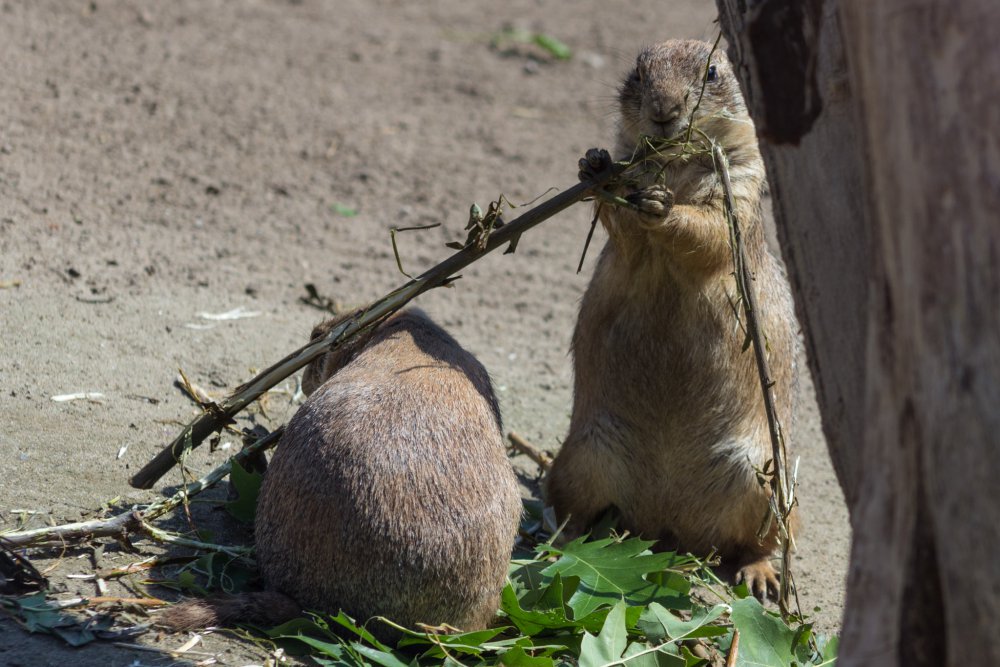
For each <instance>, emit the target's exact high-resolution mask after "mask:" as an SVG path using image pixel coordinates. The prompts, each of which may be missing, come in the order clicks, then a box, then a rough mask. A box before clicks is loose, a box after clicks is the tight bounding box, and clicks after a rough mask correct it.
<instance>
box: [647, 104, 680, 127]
mask: <svg viewBox="0 0 1000 667" xmlns="http://www.w3.org/2000/svg"><path fill="white" fill-rule="evenodd" d="M683 110H684V105H683V104H682V103H680V102H677V103H671V102H666V101H663V100H654V101H653V104H652V107H651V108H650V112H651V113H650V114H649V116H650V120H652V121H653V122H654V123H660V124H663V125H669V124H670V123H673V122H674V121H675V120H677V119H678V118H680V117H681V112H682V111H683Z"/></svg>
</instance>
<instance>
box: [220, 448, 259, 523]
mask: <svg viewBox="0 0 1000 667" xmlns="http://www.w3.org/2000/svg"><path fill="white" fill-rule="evenodd" d="M229 479H230V480H231V481H232V483H233V487H235V489H236V493H237V494H238V496H237V498H236V500H233V501H230V502H228V503H226V510H227V511H228V512H229V513H230V514H232V515H233V516H234V517H236V519H237V520H238V521H242V522H243V523H253V518H254V516H255V515H256V514H257V496H258V495H259V494H260V484H261V482H262V481H264V476H263V475H261V474H260V473H259V472H248V471H247V469H246V468H244V467H243V466H241V465H240V463H239V461H233V468H232V470H230V471H229Z"/></svg>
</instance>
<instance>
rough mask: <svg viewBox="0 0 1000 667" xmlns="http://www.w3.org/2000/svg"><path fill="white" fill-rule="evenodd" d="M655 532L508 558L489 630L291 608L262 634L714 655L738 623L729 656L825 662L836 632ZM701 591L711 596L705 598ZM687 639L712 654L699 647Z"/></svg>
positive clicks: (431, 654)
mask: <svg viewBox="0 0 1000 667" xmlns="http://www.w3.org/2000/svg"><path fill="white" fill-rule="evenodd" d="M652 544H653V543H652V542H647V541H643V540H640V539H624V540H619V539H614V538H608V539H602V540H595V541H584V540H582V539H580V540H575V541H573V542H570V543H569V544H567V545H565V546H563V547H555V546H552V545H549V544H544V545H539V546H538V547H536V551H535V558H532V559H524V560H520V559H519V560H514V561H513V562H512V563H511V566H510V573H509V578H508V582H507V584H506V586H505V587H504V590H503V594H502V600H501V610H500V619H501V620H500V621H499V623H498V625H497V627H494V628H491V629H489V630H482V631H476V632H466V633H461V634H437V633H430V632H415V631H412V630H408V629H405V628H401V627H399V626H397V625H395V624H393V623H392V622H391V621H389V620H388V619H383V618H375V619H371V620H369V621H368V623H366V624H365V625H359V624H358V623H357V622H356V621H355V620H354V619H351V618H348V617H347V616H346V615H344V614H340V615H338V616H319V615H316V616H313V617H311V618H310V619H296V620H294V621H292V622H289V623H285V624H283V625H281V626H278V627H276V628H272V629H270V630H268V631H267V632H266V634H267V636H268V637H270V638H271V639H272V640H274V641H277V642H281V643H283V644H284V645H286V646H289V644H288V642H292V643H294V644H299V645H300V648H305V649H307V650H308V652H309V653H310V655H311V656H312V658H313V659H314V660H315V661H316V662H317V663H319V664H321V665H382V666H384V667H406V666H411V667H412V666H416V665H431V664H433V665H438V664H442V662H443V663H446V664H452V665H459V664H461V665H492V664H502V665H507V666H509V667H553V666H554V665H562V664H570V665H572V664H577V665H580V667H600V666H604V665H634V666H635V667H693V666H696V665H711V664H713V662H714V664H721V662H722V661H723V660H724V659H725V657H726V656H728V655H729V652H730V650H731V644H732V642H733V634H734V631H735V630H738V631H739V633H740V640H739V644H738V650H737V658H736V662H735V664H736V665H745V666H751V665H752V666H759V665H774V666H776V667H777V666H784V667H788V666H796V667H798V666H802V667H804V666H806V665H832V664H833V663H834V660H835V658H834V656H835V653H836V640H830V641H824V640H823V639H822V638H816V637H814V636H813V633H812V628H811V626H810V625H809V624H805V623H800V624H797V627H789V626H788V625H787V624H786V623H785V622H783V621H782V620H781V618H780V617H779V616H778V615H777V614H776V613H774V612H771V611H769V610H767V609H765V608H764V607H762V606H761V604H760V603H759V602H758V601H757V600H756V599H754V598H753V597H750V596H747V595H746V590H745V588H744V589H743V590H736V591H732V590H730V589H728V588H725V587H722V586H720V585H719V584H718V580H717V579H715V578H714V576H713V575H712V574H711V572H710V571H708V570H707V569H706V567H705V566H704V565H703V564H702V563H700V562H699V561H697V560H695V559H693V558H691V557H686V556H678V555H677V554H674V553H655V554H654V553H652V552H650V551H649V547H650V546H652ZM705 587H709V588H705ZM709 590H710V591H711V592H708V591H709ZM702 594H711V595H716V596H717V597H718V598H719V602H718V603H716V604H704V603H702V602H701V601H699V600H700V598H701V596H702ZM729 595H732V597H731V598H730V597H728V596H729ZM374 623H385V624H388V625H391V626H393V627H395V628H397V629H398V630H399V631H400V632H402V633H403V638H402V639H401V640H400V641H399V642H398V643H397V645H396V646H387V645H386V644H384V643H381V642H379V641H378V640H377V639H376V638H375V637H374V636H372V634H371V633H370V632H369V631H368V629H366V626H370V624H374ZM696 644H701V646H700V647H699V648H698V652H699V653H701V654H702V655H708V656H709V658H699V657H697V655H696V654H695V646H696ZM290 648H294V646H291V647H290ZM713 656H714V659H713Z"/></svg>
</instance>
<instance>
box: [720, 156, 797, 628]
mask: <svg viewBox="0 0 1000 667" xmlns="http://www.w3.org/2000/svg"><path fill="white" fill-rule="evenodd" d="M712 156H713V158H714V159H715V166H716V168H717V169H718V170H719V174H720V176H721V180H722V189H723V192H724V193H725V204H726V219H727V222H728V223H729V229H730V235H731V237H732V245H733V264H734V275H735V278H736V288H737V292H738V295H739V299H740V302H741V303H742V304H743V312H744V314H745V315H746V330H747V333H748V334H749V335H750V340H751V343H752V344H753V351H754V357H755V358H756V361H757V374H758V375H759V377H760V386H761V391H762V393H763V396H764V411H765V413H766V415H767V427H768V431H769V432H770V435H771V457H772V467H773V470H772V471H771V502H772V504H771V510H772V513H773V514H774V518H775V520H776V521H777V522H778V528H779V530H778V542H779V544H780V545H781V588H780V591H779V594H778V605H779V607H780V608H781V611H782V613H783V614H786V615H787V614H788V595H789V591H790V584H791V578H792V573H791V544H792V535H791V531H790V530H789V525H788V517H789V515H790V514H791V511H792V504H791V502H792V499H791V497H790V496H789V492H788V487H787V485H786V480H787V478H788V460H787V456H786V454H785V440H784V436H783V434H782V431H781V423H780V422H779V421H778V412H777V409H776V408H775V402H776V401H775V395H774V381H773V380H772V378H771V369H770V366H769V364H768V362H767V353H766V347H765V345H766V341H765V338H764V333H763V332H762V331H761V327H760V322H759V320H758V319H757V313H758V310H757V293H756V291H755V290H754V288H753V277H752V276H751V274H750V267H749V266H748V265H747V260H746V249H745V248H744V246H743V233H742V231H741V230H740V225H739V220H738V219H737V217H736V213H735V207H734V203H733V189H732V184H731V182H730V179H729V160H728V159H727V158H726V153H725V151H724V150H723V149H722V147H721V146H719V145H718V144H715V145H714V146H713V148H712ZM785 389H786V390H787V387H786V388H785Z"/></svg>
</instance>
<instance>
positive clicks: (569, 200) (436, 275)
mask: <svg viewBox="0 0 1000 667" xmlns="http://www.w3.org/2000/svg"><path fill="white" fill-rule="evenodd" d="M629 166H630V163H620V162H616V163H613V164H612V165H611V166H609V167H608V168H606V169H604V170H603V171H602V172H600V173H598V174H597V175H595V176H594V177H592V178H590V179H588V180H586V181H581V182H580V183H577V184H576V185H574V186H573V187H571V188H569V189H567V190H565V191H564V192H560V193H559V194H557V195H555V196H554V197H552V198H551V199H549V200H547V201H545V202H543V203H541V204H539V205H538V206H536V207H535V208H533V209H530V210H529V211H527V212H525V213H523V214H521V215H520V216H519V217H517V218H516V219H514V220H512V221H511V222H508V223H507V224H505V225H504V226H503V227H500V228H499V229H496V230H495V231H493V232H492V233H491V234H490V236H489V239H488V241H487V243H486V246H485V248H480V247H478V244H477V243H468V244H467V245H466V247H465V248H463V249H462V250H459V251H458V252H456V253H455V254H454V255H452V256H451V257H449V258H448V259H446V260H444V261H443V262H441V263H440V264H438V265H436V266H434V267H432V268H430V269H428V270H427V271H425V272H424V273H423V274H421V275H420V276H419V277H417V278H416V279H414V280H411V281H410V282H408V283H406V284H405V285H403V286H401V287H399V288H398V289H396V290H395V291H393V292H391V293H389V294H388V295H386V296H385V297H383V298H382V299H380V300H378V301H376V302H374V303H372V304H371V305H369V306H368V308H366V309H365V310H363V311H362V312H360V313H359V314H358V315H356V316H354V317H353V318H350V319H348V320H345V321H344V322H342V323H341V324H340V325H338V326H336V327H334V328H333V329H332V330H331V331H330V332H329V333H328V334H327V335H326V336H324V337H323V338H320V339H318V340H315V341H312V342H310V343H309V344H308V345H305V346H303V347H301V348H299V349H298V350H295V351H294V352H292V353H291V354H289V355H288V356H286V357H285V358H284V359H282V360H281V361H279V362H278V363H276V364H274V365H273V366H271V367H269V368H267V369H266V370H264V371H262V372H261V373H260V374H258V375H257V376H256V377H255V378H253V379H252V380H250V381H249V382H247V383H246V384H244V385H242V386H240V387H238V388H237V389H236V390H235V391H234V392H233V393H232V394H231V395H230V396H228V397H226V398H225V399H224V400H222V401H221V402H219V403H212V404H210V405H209V406H207V409H206V410H205V411H204V412H203V413H202V414H201V415H199V416H198V417H197V418H195V419H194V420H193V421H192V422H191V423H189V424H188V425H187V426H186V427H185V428H184V430H183V431H181V433H180V434H179V435H178V436H177V437H176V438H175V439H174V441H173V442H171V443H170V444H169V445H167V446H166V447H164V448H163V449H162V450H161V451H160V453H159V454H157V455H156V457H155V458H153V460H151V461H150V462H149V463H147V464H146V465H145V466H144V467H143V468H142V469H141V470H139V472H137V473H136V474H135V475H134V476H133V477H132V479H131V480H129V483H130V484H131V485H132V486H134V487H136V488H139V489H148V488H151V487H152V486H153V484H155V483H156V481H157V480H158V479H160V477H162V476H163V475H164V474H166V473H167V471H168V470H170V469H171V468H172V467H173V466H174V464H175V463H176V462H177V461H178V460H180V458H181V456H182V455H184V453H185V452H186V451H190V450H191V449H193V448H195V447H197V446H198V445H199V444H201V443H202V441H204V440H205V438H207V437H208V436H209V435H211V434H212V433H214V432H216V431H218V430H219V429H221V428H223V427H224V426H225V425H226V424H228V423H230V421H232V418H233V416H235V415H236V414H237V413H239V412H240V411H241V410H242V409H243V408H245V407H246V406H247V405H249V404H250V403H252V402H253V401H255V400H257V398H258V397H259V396H261V395H262V394H263V393H264V392H265V391H267V390H268V389H270V388H271V387H273V386H274V385H276V384H278V383H279V382H281V381H282V380H284V379H285V378H287V377H288V376H289V375H291V374H292V373H294V372H295V371H297V370H299V369H300V368H302V367H303V366H305V365H306V364H308V363H309V362H310V361H312V360H313V359H316V358H317V357H319V356H321V355H322V354H324V353H326V352H328V351H330V350H334V349H337V348H338V347H340V346H341V345H343V343H345V342H346V341H347V340H349V339H350V338H353V337H354V336H356V335H358V334H359V333H361V332H363V331H366V330H368V329H370V328H372V327H374V326H377V325H378V324H379V322H381V321H382V320H384V319H385V318H386V317H388V316H389V315H392V314H393V313H394V312H396V311H397V310H399V309H400V308H402V307H403V306H405V305H406V304H407V303H408V302H409V301H410V300H412V299H414V298H415V297H417V296H418V295H420V294H423V293H424V292H426V291H428V290H430V289H433V288H435V287H440V286H441V285H445V284H448V283H450V282H452V281H454V280H455V278H456V273H457V272H458V271H460V270H462V269H464V268H465V267H467V266H468V265H470V264H472V263H473V262H475V261H476V260H478V259H479V258H481V257H482V256H484V255H486V254H488V253H490V252H492V251H493V250H496V249H497V248H499V247H500V246H502V245H505V244H507V243H511V242H516V241H517V239H518V238H519V237H520V235H521V234H522V233H524V232H525V231H527V230H529V229H531V228H532V227H534V226H535V225H537V224H539V223H540V222H543V221H545V220H547V219H548V218H550V217H552V216H553V215H555V214H556V213H559V212H560V211H562V210H564V209H566V208H568V207H569V206H571V205H572V204H575V203H576V202H578V201H580V200H581V199H584V198H586V197H588V196H590V195H592V194H593V191H594V190H595V189H597V188H600V187H601V186H603V185H604V184H605V183H607V182H608V181H610V180H611V179H612V178H613V177H615V176H617V175H619V174H620V173H621V172H623V171H624V170H625V169H627V168H628V167H629Z"/></svg>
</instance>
